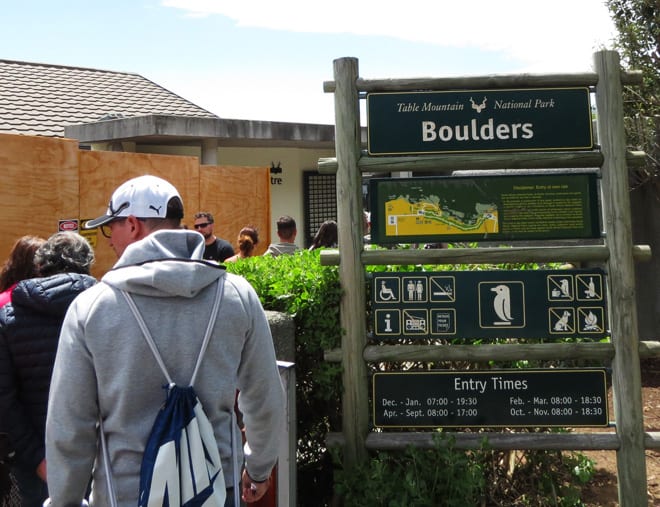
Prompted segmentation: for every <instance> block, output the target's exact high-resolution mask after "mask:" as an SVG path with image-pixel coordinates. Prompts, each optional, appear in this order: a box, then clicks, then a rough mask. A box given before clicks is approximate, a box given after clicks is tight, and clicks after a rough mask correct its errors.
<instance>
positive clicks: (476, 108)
mask: <svg viewBox="0 0 660 507" xmlns="http://www.w3.org/2000/svg"><path fill="white" fill-rule="evenodd" d="M470 103H471V104H472V109H474V110H475V111H476V112H477V113H481V110H482V109H484V108H485V107H486V97H484V100H483V102H482V103H481V104H476V103H475V102H474V100H472V97H470Z"/></svg>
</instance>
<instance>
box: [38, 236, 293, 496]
mask: <svg viewBox="0 0 660 507" xmlns="http://www.w3.org/2000/svg"><path fill="white" fill-rule="evenodd" d="M203 252H204V240H203V237H202V236H201V235H200V234H198V233H196V232H194V231H186V230H162V231H156V232H154V233H152V234H150V235H149V236H147V237H146V238H144V239H142V240H140V241H138V242H136V243H133V244H131V245H129V246H128V248H126V250H125V252H124V254H123V255H122V256H121V258H120V259H119V261H118V262H117V264H116V265H115V266H114V268H113V269H112V270H111V271H109V272H108V273H107V274H106V275H105V276H104V277H103V278H102V283H99V284H98V285H96V286H94V287H92V288H91V289H89V290H87V291H85V292H84V293H83V294H81V295H80V296H79V297H78V298H76V299H75V300H74V302H73V303H72V304H71V306H70V308H69V310H68V312H67V315H66V317H65V320H64V325H63V328H62V333H61V335H60V341H59V346H58V350H57V357H56V360H55V366H54V371H53V378H52V382H51V390H50V398H49V404H48V418H47V423H46V460H47V466H48V489H49V494H50V497H51V500H52V506H53V507H64V506H70V505H76V506H78V505H80V501H81V499H82V498H83V495H84V494H85V490H86V488H87V485H88V481H89V478H90V476H92V473H93V479H94V482H93V486H92V499H94V500H93V505H97V506H101V505H108V500H107V499H108V495H107V490H106V482H105V470H104V466H103V463H102V462H103V459H102V457H101V451H100V447H99V443H98V442H99V440H98V435H97V428H96V426H97V421H98V418H99V413H100V415H101V417H102V418H103V424H104V430H105V435H106V440H107V443H108V448H109V452H110V458H111V465H112V475H113V477H114V482H115V489H116V493H117V499H118V504H119V506H120V507H123V506H126V507H128V506H129V505H130V506H134V505H136V501H137V496H138V489H139V475H140V464H141V460H142V454H143V451H144V447H145V444H146V442H147V438H148V435H149V432H150V430H151V427H152V424H153V421H154V418H155V417H156V414H157V412H158V409H159V408H160V406H161V405H162V404H163V402H164V400H165V395H166V391H165V389H164V384H166V380H165V378H164V376H163V373H162V372H161V370H160V368H159V367H158V364H157V362H156V360H155V358H154V356H153V354H152V352H151V350H150V349H149V346H148V345H147V342H146V341H145V339H144V337H143V335H142V332H141V331H140V328H139V327H138V324H137V322H136V321H135V317H134V316H133V314H132V313H131V311H130V309H129V307H128V305H127V303H126V301H125V300H124V298H123V296H122V295H121V294H120V293H119V291H118V289H122V290H125V291H127V292H129V293H130V294H131V295H132V296H133V299H134V301H135V303H136V305H137V307H138V309H139V310H140V313H141V314H142V316H143V318H144V320H145V322H146V324H147V327H148V328H149V330H150V332H151V334H152V336H153V338H154V341H155V342H156V345H157V347H158V349H159V351H160V354H161V356H162V357H163V361H164V362H165V364H166V366H167V368H168V370H169V373H170V375H171V376H172V378H173V380H174V381H175V382H176V383H177V384H179V385H189V381H190V378H191V376H192V373H193V369H194V363H195V360H196V359H197V355H198V353H199V350H200V346H201V342H202V339H203V336H204V331H205V329H206V326H207V324H208V320H209V316H210V312H211V307H212V304H213V300H214V297H215V293H216V287H217V284H218V283H219V282H222V283H223V284H224V288H223V291H222V302H221V305H220V311H219V313H218V318H217V321H216V325H215V328H214V331H213V334H212V338H211V341H210V343H209V346H208V349H207V351H206V353H205V355H204V359H203V361H202V363H201V367H200V371H199V373H198V376H197V380H196V382H195V390H196V392H197V395H198V397H199V399H200V401H201V403H202V406H203V407H204V411H205V412H206V414H207V416H208V418H209V420H210V421H211V423H212V425H213V426H214V430H215V437H216V440H217V442H218V448H219V451H220V456H221V458H222V464H223V469H224V476H225V483H226V485H227V487H231V486H232V485H233V483H234V477H233V474H234V472H236V474H238V473H240V470H239V469H236V470H234V459H232V451H231V449H232V442H231V439H232V435H233V437H234V438H237V439H238V442H237V444H238V445H237V447H238V449H239V453H240V455H238V456H235V458H236V460H237V463H239V466H240V464H241V463H242V459H243V456H242V449H241V443H240V434H239V433H238V429H237V428H236V427H235V424H234V423H233V419H232V412H233V410H234V403H235V397H236V391H237V390H239V391H240V396H239V401H238V404H239V408H240V410H241V412H242V413H243V422H244V423H245V427H246V435H247V440H248V444H249V446H250V450H251V454H250V455H249V456H247V457H246V467H247V470H248V473H249V474H250V476H251V477H252V478H253V479H254V480H257V481H259V480H265V479H266V478H267V477H268V476H269V473H270V470H271V468H272V467H273V465H274V464H275V461H276V459H277V450H278V444H279V439H280V438H281V435H282V432H283V427H284V417H285V415H284V410H285V409H284V407H285V400H284V391H283V388H282V384H281V381H280V377H279V373H278V369H277V363H276V359H275V352H274V348H273V342H272V337H271V334H270V328H269V326H268V321H267V319H266V316H265V314H264V311H263V309H262V307H261V304H260V302H259V299H258V297H257V294H256V293H255V291H254V289H253V288H252V286H251V285H250V284H249V283H248V282H247V281H246V280H245V279H243V278H242V277H239V276H235V275H231V274H229V273H226V272H225V270H224V268H223V267H221V266H218V265H216V264H215V263H207V262H204V261H203V260H202V254H203ZM95 460H96V463H95Z"/></svg>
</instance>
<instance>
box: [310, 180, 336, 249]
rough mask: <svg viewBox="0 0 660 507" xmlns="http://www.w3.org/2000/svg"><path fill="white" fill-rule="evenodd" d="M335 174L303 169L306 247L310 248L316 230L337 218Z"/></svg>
mask: <svg viewBox="0 0 660 507" xmlns="http://www.w3.org/2000/svg"><path fill="white" fill-rule="evenodd" d="M335 179H336V176H335V175H334V174H319V173H318V172H317V171H303V200H304V201H303V202H304V210H305V231H307V235H306V236H305V248H309V246H310V245H311V244H312V240H313V239H314V235H315V234H316V231H318V230H319V227H320V226H321V224H322V223H323V222H325V221H326V220H337V185H336V181H335Z"/></svg>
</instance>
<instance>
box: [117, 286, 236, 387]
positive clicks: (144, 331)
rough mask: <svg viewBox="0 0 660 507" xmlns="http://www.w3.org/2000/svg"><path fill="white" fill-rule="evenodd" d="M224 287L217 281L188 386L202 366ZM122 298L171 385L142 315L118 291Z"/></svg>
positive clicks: (132, 302) (133, 302) (126, 294)
mask: <svg viewBox="0 0 660 507" xmlns="http://www.w3.org/2000/svg"><path fill="white" fill-rule="evenodd" d="M223 286H224V279H223V278H221V279H219V280H218V283H217V289H216V293H215V301H214V302H213V308H212V309H211V316H210V317H209V322H208V324H207V326H206V332H205V334H204V340H202V347H201V349H200V351H199V355H198V356H197V362H196V363H195V369H194V371H193V374H192V378H191V379H190V385H191V386H192V385H194V383H195V380H196V379H197V373H198V372H199V367H200V365H201V364H202V358H203V357H204V353H205V352H206V349H207V347H208V344H209V342H210V341H211V333H212V332H213V327H214V326H215V321H216V320H217V318H218V311H219V309H220V302H221V301H222V288H223ZM120 292H121V293H122V295H123V296H124V298H125V299H126V302H127V303H128V307H129V308H130V309H131V311H132V312H133V315H134V316H135V320H136V321H137V323H138V325H139V326H140V329H141V330H142V334H143V335H144V339H145V340H146V341H147V344H148V345H149V348H150V349H151V352H152V353H153V355H154V357H155V358H156V362H157V363H158V366H160V369H161V370H162V372H163V374H164V375H165V378H166V379H167V382H168V384H169V385H173V384H174V382H173V381H172V377H170V374H169V372H168V371H167V367H166V366H165V363H164V362H163V358H162V357H161V355H160V352H158V347H157V346H156V342H154V339H153V336H151V332H150V331H149V328H148V327H147V324H146V322H144V318H142V314H141V313H140V311H139V310H138V308H137V306H136V305H135V301H133V298H132V297H131V295H130V294H129V293H128V292H126V291H124V290H122V291H120Z"/></svg>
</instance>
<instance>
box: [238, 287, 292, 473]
mask: <svg viewBox="0 0 660 507" xmlns="http://www.w3.org/2000/svg"><path fill="white" fill-rule="evenodd" d="M248 287H249V289H248V299H247V301H248V305H249V308H248V311H249V312H250V313H251V317H252V329H251V330H250V332H249V333H248V337H247V341H246V344H245V347H244V350H243V356H242V359H241V364H240V367H239V370H238V388H239V391H240V393H239V396H238V406H239V409H240V410H241V413H242V414H243V421H244V423H245V434H246V437H247V443H248V445H249V446H250V454H249V455H248V456H246V468H247V472H248V474H249V476H250V477H251V478H252V479H253V480H254V481H255V482H263V481H266V480H267V479H268V477H269V475H270V472H271V469H272V468H273V466H274V465H275V462H276V461H277V455H278V450H279V443H280V441H281V439H282V438H283V431H284V420H285V395H284V388H283V387H282V381H281V379H280V374H279V371H278V367H277V361H276V359H275V350H274V347H273V339H272V336H271V334H270V328H269V326H268V320H267V318H266V315H265V313H264V311H263V309H262V307H261V304H260V303H259V299H258V297H257V294H256V293H255V292H254V289H253V288H252V287H251V286H248Z"/></svg>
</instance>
